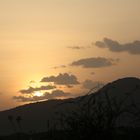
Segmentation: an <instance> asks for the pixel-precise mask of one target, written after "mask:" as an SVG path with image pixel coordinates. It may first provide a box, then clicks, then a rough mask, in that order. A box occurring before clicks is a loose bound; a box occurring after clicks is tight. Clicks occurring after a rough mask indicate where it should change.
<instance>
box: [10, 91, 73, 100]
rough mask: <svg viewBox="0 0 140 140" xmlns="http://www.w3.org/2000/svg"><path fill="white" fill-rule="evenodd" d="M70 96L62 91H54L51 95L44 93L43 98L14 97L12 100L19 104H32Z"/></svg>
mask: <svg viewBox="0 0 140 140" xmlns="http://www.w3.org/2000/svg"><path fill="white" fill-rule="evenodd" d="M70 95H71V94H70V93H67V92H64V91H62V90H54V91H52V93H48V92H46V93H44V95H43V96H40V97H39V96H33V97H25V96H14V97H13V99H14V100H17V101H19V102H32V101H41V100H50V99H56V98H62V97H63V98H66V97H69V96H70Z"/></svg>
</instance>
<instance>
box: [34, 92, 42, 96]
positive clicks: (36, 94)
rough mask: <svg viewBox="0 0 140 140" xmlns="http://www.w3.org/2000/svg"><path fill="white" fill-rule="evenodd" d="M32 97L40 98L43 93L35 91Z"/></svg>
mask: <svg viewBox="0 0 140 140" xmlns="http://www.w3.org/2000/svg"><path fill="white" fill-rule="evenodd" d="M34 96H38V97H40V96H43V93H42V92H40V91H36V92H35V93H34Z"/></svg>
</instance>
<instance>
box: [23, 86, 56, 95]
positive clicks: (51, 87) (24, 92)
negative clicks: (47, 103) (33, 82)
mask: <svg viewBox="0 0 140 140" xmlns="http://www.w3.org/2000/svg"><path fill="white" fill-rule="evenodd" d="M55 88H56V86H52V85H48V86H41V87H36V88H33V87H29V88H28V89H23V90H20V93H22V94H30V93H33V92H35V91H40V90H51V89H55Z"/></svg>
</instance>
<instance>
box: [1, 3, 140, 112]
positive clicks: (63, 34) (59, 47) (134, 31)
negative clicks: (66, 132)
mask: <svg viewBox="0 0 140 140" xmlns="http://www.w3.org/2000/svg"><path fill="white" fill-rule="evenodd" d="M139 6H140V1H138V0H133V1H132V0H128V1H127V2H126V1H121V0H118V1H115V0H109V1H108V2H106V1H105V0H102V1H98V0H94V1H93V0H86V1H85V0H71V1H69V0H54V1H52V0H40V1H39V0H24V1H23V0H13V1H12V2H11V1H10V0H5V1H0V58H1V59H0V73H1V74H0V102H1V103H0V111H2V110H7V109H10V108H14V107H17V106H21V105H24V104H28V103H34V102H38V101H42V100H48V99H66V98H71V97H72V98H74V97H78V96H81V95H84V94H85V93H86V92H88V91H89V90H90V89H91V88H94V87H97V86H98V85H100V86H101V87H102V86H103V85H105V84H106V83H108V82H112V81H114V80H117V79H120V78H124V77H137V78H140V72H139V69H140V64H139V61H140V33H139V32H138V30H139V25H140V16H139V14H138V13H140V9H139Z"/></svg>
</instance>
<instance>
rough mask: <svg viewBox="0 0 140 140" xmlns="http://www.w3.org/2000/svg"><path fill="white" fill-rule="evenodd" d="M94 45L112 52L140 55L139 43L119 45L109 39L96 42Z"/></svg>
mask: <svg viewBox="0 0 140 140" xmlns="http://www.w3.org/2000/svg"><path fill="white" fill-rule="evenodd" d="M95 45H96V46H97V47H99V48H108V49H109V50H110V51H112V52H128V53H129V54H133V55H139V54H140V41H134V42H131V43H126V44H121V43H119V42H117V41H114V40H111V39H109V38H104V40H103V41H97V42H96V43H95Z"/></svg>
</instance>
